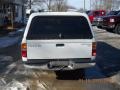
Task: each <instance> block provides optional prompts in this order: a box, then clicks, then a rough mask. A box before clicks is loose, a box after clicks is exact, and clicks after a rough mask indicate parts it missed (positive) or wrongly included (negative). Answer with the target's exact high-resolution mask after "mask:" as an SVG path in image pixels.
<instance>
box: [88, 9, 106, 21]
mask: <svg viewBox="0 0 120 90" xmlns="http://www.w3.org/2000/svg"><path fill="white" fill-rule="evenodd" d="M105 15H106V11H105V10H93V11H90V12H89V13H88V16H89V19H90V21H91V23H93V20H94V18H95V17H98V16H105Z"/></svg>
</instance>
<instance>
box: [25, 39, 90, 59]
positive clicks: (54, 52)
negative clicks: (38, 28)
mask: <svg viewBox="0 0 120 90" xmlns="http://www.w3.org/2000/svg"><path fill="white" fill-rule="evenodd" d="M91 53H92V40H78V41H73V40H72V41H71V40H68V41H65V40H55V41H52V40H46V41H41V40H27V58H28V59H67V58H69V59H70V58H91Z"/></svg>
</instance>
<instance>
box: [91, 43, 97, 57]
mask: <svg viewBox="0 0 120 90" xmlns="http://www.w3.org/2000/svg"><path fill="white" fill-rule="evenodd" d="M92 56H96V42H93V43H92Z"/></svg>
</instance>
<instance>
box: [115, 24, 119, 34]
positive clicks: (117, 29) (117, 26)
mask: <svg viewBox="0 0 120 90" xmlns="http://www.w3.org/2000/svg"><path fill="white" fill-rule="evenodd" d="M114 32H115V33H117V34H120V24H117V25H116V27H115V30H114Z"/></svg>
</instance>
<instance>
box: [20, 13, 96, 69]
mask: <svg viewBox="0 0 120 90" xmlns="http://www.w3.org/2000/svg"><path fill="white" fill-rule="evenodd" d="M21 47H22V61H23V62H24V65H25V67H28V68H39V69H45V70H75V69H79V68H87V67H92V66H94V65H95V56H96V43H95V38H94V35H93V30H92V27H91V24H90V22H89V18H88V16H87V15H86V14H83V13H78V12H42V13H34V14H32V15H31V16H30V18H29V20H28V24H27V27H26V29H25V33H24V37H23V40H22V44H21Z"/></svg>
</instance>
